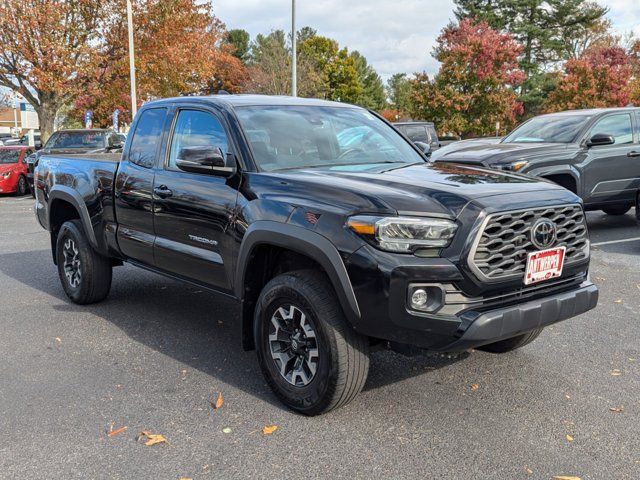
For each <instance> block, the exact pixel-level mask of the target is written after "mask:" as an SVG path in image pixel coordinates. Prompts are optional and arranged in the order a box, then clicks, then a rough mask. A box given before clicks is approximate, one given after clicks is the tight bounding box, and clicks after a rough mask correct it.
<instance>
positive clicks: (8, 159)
mask: <svg viewBox="0 0 640 480" xmlns="http://www.w3.org/2000/svg"><path fill="white" fill-rule="evenodd" d="M18 160H20V150H0V164H3V163H18Z"/></svg>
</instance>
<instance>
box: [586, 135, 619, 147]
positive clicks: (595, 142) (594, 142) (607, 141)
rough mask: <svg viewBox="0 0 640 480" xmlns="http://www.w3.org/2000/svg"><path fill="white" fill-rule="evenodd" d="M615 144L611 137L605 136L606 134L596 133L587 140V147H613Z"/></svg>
mask: <svg viewBox="0 0 640 480" xmlns="http://www.w3.org/2000/svg"><path fill="white" fill-rule="evenodd" d="M614 143H616V141H615V139H614V138H613V135H607V134H606V133H596V134H595V135H593V136H592V137H591V138H590V139H589V140H587V147H597V146H601V145H613V144H614Z"/></svg>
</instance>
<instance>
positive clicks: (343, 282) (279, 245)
mask: <svg viewBox="0 0 640 480" xmlns="http://www.w3.org/2000/svg"><path fill="white" fill-rule="evenodd" d="M274 253H275V254H276V255H277V256H276V258H282V257H281V255H285V257H284V258H285V262H290V267H291V268H287V266H286V265H285V266H284V267H281V266H278V265H276V266H275V268H274V264H273V261H274V256H273V254H274ZM310 266H316V267H319V268H320V269H321V270H322V271H323V272H324V273H325V274H326V275H327V277H328V278H329V281H330V283H331V285H332V286H333V288H334V290H335V292H336V295H337V297H338V301H339V302H340V305H341V307H342V309H343V311H344V314H345V316H346V317H347V319H348V320H349V321H350V322H352V323H353V322H354V321H355V320H357V319H359V318H360V308H359V307H358V302H357V299H356V296H355V293H354V291H353V287H352V285H351V281H350V279H349V276H348V274H347V269H346V267H345V265H344V262H343V260H342V257H341V256H340V253H339V252H338V250H337V249H336V248H335V246H334V245H333V244H332V243H331V242H330V241H329V240H328V239H327V238H326V237H324V236H322V235H320V234H318V233H315V232H313V231H311V230H307V229H305V228H302V227H299V226H296V225H289V224H283V223H278V222H272V221H257V222H255V223H253V224H251V226H250V227H249V229H248V230H247V232H246V234H245V236H244V238H243V240H242V243H241V245H240V252H239V255H238V261H237V264H236V274H235V281H234V292H235V295H236V297H237V298H238V299H240V301H241V305H242V308H241V311H242V313H241V315H242V345H243V347H244V349H245V350H252V349H254V347H255V345H254V342H253V320H254V319H253V315H254V309H255V302H256V300H257V298H258V296H259V294H260V290H261V288H262V287H263V286H264V285H265V284H266V282H267V281H268V280H270V278H273V276H275V275H277V274H279V273H283V271H288V270H291V269H292V268H293V269H295V267H299V268H309V267H310ZM279 267H280V268H284V270H279ZM265 272H267V274H266V275H265ZM269 274H270V275H269ZM274 274H275V275H274ZM257 275H260V278H256V276H257ZM268 277H269V278H268Z"/></svg>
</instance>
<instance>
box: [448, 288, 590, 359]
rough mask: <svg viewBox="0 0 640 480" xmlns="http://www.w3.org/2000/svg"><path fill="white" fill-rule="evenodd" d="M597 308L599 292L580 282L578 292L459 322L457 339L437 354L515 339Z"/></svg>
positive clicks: (468, 316) (472, 314)
mask: <svg viewBox="0 0 640 480" xmlns="http://www.w3.org/2000/svg"><path fill="white" fill-rule="evenodd" d="M597 304H598V288H597V287H596V286H595V285H594V284H593V283H591V282H589V281H586V282H583V283H582V284H581V285H580V287H579V288H577V289H574V290H570V291H568V292H563V293H558V294H555V295H552V296H549V297H545V298H541V299H538V300H532V301H529V302H525V303H522V304H519V305H513V306H510V307H504V308H497V309H495V310H490V311H488V312H484V313H478V312H467V313H465V314H463V315H462V316H461V318H460V320H461V322H460V327H459V328H458V331H457V332H456V337H457V338H456V339H455V340H454V341H452V342H451V343H450V344H447V345H442V346H441V347H440V348H438V350H440V351H446V352H456V351H463V350H468V349H470V348H474V347H478V346H481V345H486V344H488V343H493V342H496V341H498V340H503V339H505V338H511V337H515V336H517V335H520V334H522V333H525V332H529V331H531V330H534V329H537V328H541V327H546V326H547V325H551V324H553V323H557V322H560V321H562V320H566V319H568V318H571V317H575V316H576V315H580V314H581V313H584V312H587V311H589V310H591V309H593V308H595V307H596V305H597Z"/></svg>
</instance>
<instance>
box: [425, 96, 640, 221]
mask: <svg viewBox="0 0 640 480" xmlns="http://www.w3.org/2000/svg"><path fill="white" fill-rule="evenodd" d="M432 160H433V161H441V162H455V163H460V164H462V165H469V166H472V165H476V166H483V167H491V168H495V169H499V170H505V171H510V172H518V173H523V174H527V175H531V176H537V177H542V178H546V179H548V180H551V181H553V182H555V183H557V184H558V185H562V186H563V187H565V188H567V189H569V190H571V191H572V192H574V193H576V194H578V195H579V196H580V197H581V198H582V200H583V202H584V207H585V209H586V210H603V211H604V212H605V213H607V214H609V215H624V214H625V213H627V211H629V209H630V208H631V207H632V206H634V205H636V204H640V108H633V107H624V108H594V109H590V110H569V111H566V112H559V113H551V114H548V115H540V116H538V117H534V118H532V119H530V120H528V121H526V122H525V123H523V124H522V125H520V126H519V127H518V128H516V129H515V130H514V131H513V132H511V133H510V134H509V135H507V136H506V137H505V138H503V139H502V140H500V141H499V142H492V143H475V142H469V143H468V144H459V145H454V146H453V148H451V149H449V150H447V151H438V152H437V155H434V156H432Z"/></svg>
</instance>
